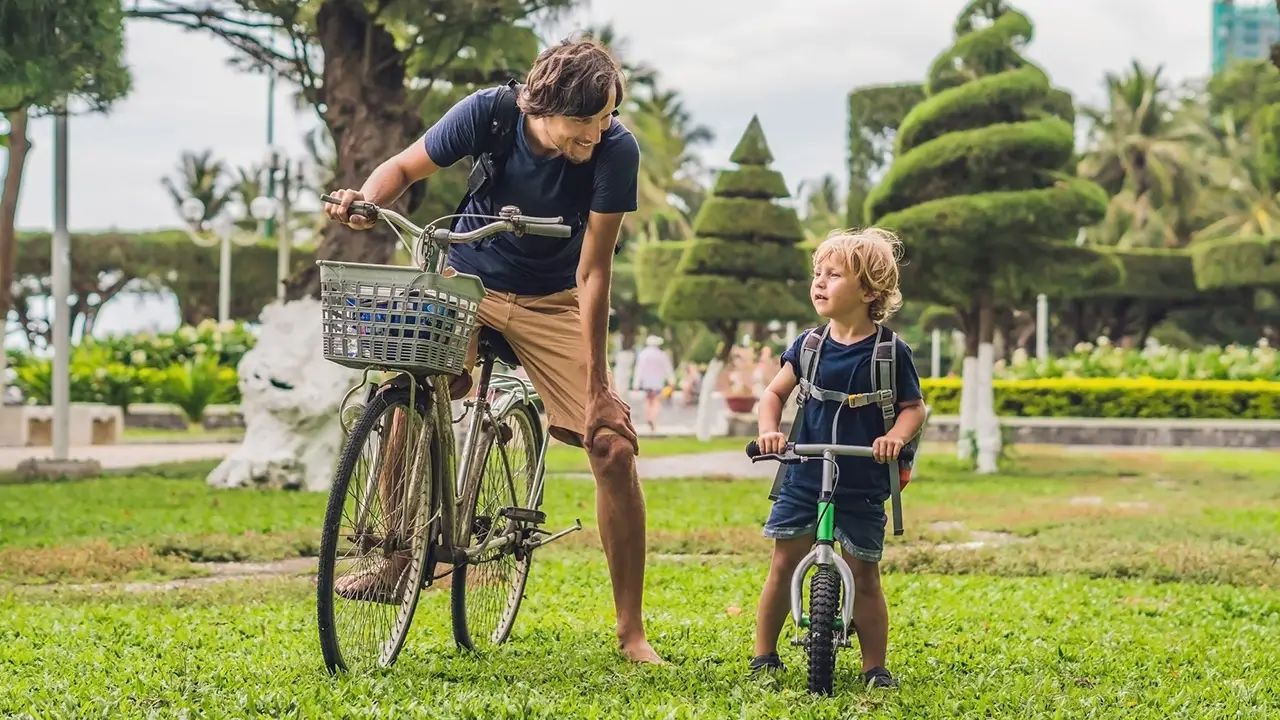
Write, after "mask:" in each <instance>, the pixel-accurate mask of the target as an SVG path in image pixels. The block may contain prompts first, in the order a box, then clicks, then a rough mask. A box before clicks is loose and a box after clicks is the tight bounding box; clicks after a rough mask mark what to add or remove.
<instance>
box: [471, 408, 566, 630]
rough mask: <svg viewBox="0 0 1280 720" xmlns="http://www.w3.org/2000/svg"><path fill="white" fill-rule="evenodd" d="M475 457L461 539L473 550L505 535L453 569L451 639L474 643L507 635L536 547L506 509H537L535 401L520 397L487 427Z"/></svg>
mask: <svg viewBox="0 0 1280 720" xmlns="http://www.w3.org/2000/svg"><path fill="white" fill-rule="evenodd" d="M478 440H479V442H477V443H476V450H475V458H474V461H473V462H472V464H471V470H470V471H469V472H468V477H467V478H466V482H465V483H464V485H463V490H462V497H461V503H460V508H459V511H458V522H457V525H456V527H457V534H458V536H459V537H458V539H457V540H456V541H455V545H457V546H458V547H465V548H468V549H469V550H474V549H476V548H480V547H483V546H484V544H485V543H486V542H489V543H492V542H493V541H495V540H497V539H500V538H503V537H506V538H508V539H509V543H508V544H507V545H505V546H502V547H495V548H491V549H486V550H485V551H484V552H483V553H481V554H479V555H476V556H474V557H472V558H471V560H470V561H468V562H467V563H466V564H464V565H462V566H461V567H458V568H457V569H455V570H454V571H453V588H452V591H451V594H450V600H451V610H452V616H453V639H454V641H455V642H457V643H458V645H460V646H461V647H464V648H466V649H468V650H476V649H479V648H482V647H486V646H496V645H500V644H502V643H503V642H506V640H507V638H508V637H509V636H510V634H511V628H512V626H513V625H514V624H515V620H516V614H517V613H518V612H519V611H520V601H521V600H523V599H524V588H525V583H526V582H527V581H528V579H529V565H530V563H532V561H533V557H532V551H529V550H526V549H524V548H523V547H522V545H521V544H522V543H523V542H524V540H526V539H527V538H528V537H529V534H530V530H529V527H530V525H529V524H528V523H525V522H518V521H516V520H513V519H511V518H508V517H505V516H504V515H503V514H502V511H503V510H504V509H506V508H520V509H526V510H537V509H538V508H537V507H536V506H537V505H540V504H541V502H542V499H541V498H537V497H533V491H534V489H535V487H536V484H537V483H536V480H537V478H536V477H535V476H534V475H535V473H536V471H537V465H538V457H539V455H540V451H541V449H542V443H543V442H545V441H546V438H545V437H543V435H542V427H541V423H540V422H539V420H538V415H537V413H536V412H535V411H534V409H533V407H532V406H530V405H526V404H524V403H520V404H516V405H513V406H511V407H510V408H509V409H507V410H506V411H505V412H503V414H502V415H501V416H499V417H497V418H496V420H495V422H494V423H493V424H492V425H490V426H488V427H482V428H481V433H480V435H479V438H478Z"/></svg>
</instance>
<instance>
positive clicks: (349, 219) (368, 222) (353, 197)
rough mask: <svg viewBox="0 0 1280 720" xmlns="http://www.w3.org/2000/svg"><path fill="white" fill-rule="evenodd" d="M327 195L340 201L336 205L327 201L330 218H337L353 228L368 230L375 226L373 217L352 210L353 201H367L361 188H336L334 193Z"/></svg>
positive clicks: (326, 205)
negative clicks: (361, 192)
mask: <svg viewBox="0 0 1280 720" xmlns="http://www.w3.org/2000/svg"><path fill="white" fill-rule="evenodd" d="M325 197H326V198H328V199H333V200H337V201H338V202H339V204H336V205H335V204H333V203H330V202H325V203H324V214H325V215H328V216H329V217H330V218H333V219H334V220H337V221H338V222H340V223H342V224H343V225H346V226H347V227H349V228H351V229H352V230H368V229H369V228H371V227H373V223H374V221H373V219H370V218H368V217H365V216H364V215H360V214H358V213H357V212H352V208H351V203H353V202H367V201H366V200H365V197H364V195H362V194H360V191H359V190H335V191H334V192H333V193H332V195H330V196H325ZM357 207H359V206H357Z"/></svg>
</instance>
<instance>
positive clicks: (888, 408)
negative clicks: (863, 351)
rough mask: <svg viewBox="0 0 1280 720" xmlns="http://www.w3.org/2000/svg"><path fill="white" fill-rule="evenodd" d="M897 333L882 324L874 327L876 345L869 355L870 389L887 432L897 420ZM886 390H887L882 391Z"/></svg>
mask: <svg viewBox="0 0 1280 720" xmlns="http://www.w3.org/2000/svg"><path fill="white" fill-rule="evenodd" d="M897 377H898V334H897V333H895V332H894V331H892V330H890V329H889V328H887V327H884V326H883V325H880V326H878V327H877V329H876V346H875V349H874V350H872V355H871V390H872V391H873V392H875V393H877V396H878V397H877V400H876V402H877V403H878V404H879V405H880V412H881V413H882V414H883V415H884V431H885V432H889V429H890V428H892V427H893V423H894V421H895V420H897V416H898V413H897V408H896V404H897V402H898V389H897V388H896V387H895V386H894V381H895V379H896V378H897ZM882 391H887V392H882Z"/></svg>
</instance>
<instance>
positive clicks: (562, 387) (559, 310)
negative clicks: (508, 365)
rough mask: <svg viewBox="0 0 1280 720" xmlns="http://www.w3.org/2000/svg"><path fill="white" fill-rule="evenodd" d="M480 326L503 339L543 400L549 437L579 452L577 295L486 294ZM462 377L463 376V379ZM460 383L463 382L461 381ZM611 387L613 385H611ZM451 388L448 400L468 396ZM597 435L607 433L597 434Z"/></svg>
mask: <svg viewBox="0 0 1280 720" xmlns="http://www.w3.org/2000/svg"><path fill="white" fill-rule="evenodd" d="M478 314H479V318H480V323H481V324H483V325H487V326H489V327H491V328H493V329H494V330H497V331H498V332H500V333H502V337H503V338H505V339H506V341H507V343H508V344H509V345H511V349H512V350H515V353H516V357H517V358H519V360H520V364H521V366H522V367H524V371H525V373H526V374H527V375H528V376H529V380H530V381H531V382H532V383H533V387H534V389H536V390H537V391H538V395H539V396H541V397H542V404H543V405H544V406H545V407H546V411H547V424H548V425H549V426H550V427H549V428H548V432H549V433H550V434H551V435H552V437H554V438H556V439H557V440H559V441H561V442H564V443H568V444H570V445H576V446H578V447H582V437H583V435H584V433H585V432H586V408H587V384H586V382H585V380H586V377H587V350H586V347H585V342H584V341H583V337H582V315H581V313H580V312H579V311H578V290H577V288H571V289H569V290H563V291H561V292H558V293H554V294H552V295H516V294H514V293H507V292H495V291H492V290H490V291H488V292H487V294H486V295H485V297H484V300H482V301H480V311H479V313H478ZM479 343H480V333H479V332H476V333H473V334H472V336H471V347H469V348H468V349H467V360H466V364H465V365H466V375H470V374H471V372H472V370H473V369H474V367H475V362H476V353H477V348H478V346H479ZM464 377H465V375H464ZM462 382H463V383H465V382H466V381H465V380H463V381H462ZM610 382H612V379H610ZM473 386H474V383H472V384H471V385H470V386H467V387H466V389H463V388H461V387H459V386H458V383H455V384H454V390H453V393H452V394H453V396H454V397H455V398H456V397H458V396H459V395H461V394H464V393H466V392H469V389H470V387H473ZM598 432H600V433H606V432H612V431H611V430H609V429H608V428H601V429H600V430H599V431H598Z"/></svg>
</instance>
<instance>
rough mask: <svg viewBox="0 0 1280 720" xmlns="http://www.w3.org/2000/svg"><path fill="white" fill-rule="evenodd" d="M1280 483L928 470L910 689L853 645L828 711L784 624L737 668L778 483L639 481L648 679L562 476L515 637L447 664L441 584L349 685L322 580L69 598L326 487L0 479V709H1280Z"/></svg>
mask: <svg viewBox="0 0 1280 720" xmlns="http://www.w3.org/2000/svg"><path fill="white" fill-rule="evenodd" d="M688 442H689V441H668V442H665V443H664V442H661V441H658V440H652V441H649V442H648V444H647V445H646V449H645V451H642V452H646V451H647V452H648V453H649V454H659V453H661V454H670V453H671V452H681V451H684V450H688V449H689V446H688V445H687V443H688ZM741 446H742V442H741V441H740V440H736V439H735V440H725V441H724V444H723V447H722V448H721V449H732V450H739V449H740V448H741ZM561 451H564V452H565V453H566V455H565V456H564V457H563V458H562V459H563V460H564V462H561V461H560V460H553V461H552V462H551V463H550V464H549V466H550V467H553V468H556V469H560V470H562V471H574V470H573V469H572V467H571V466H570V465H569V462H568V461H569V460H571V459H572V456H573V455H574V454H576V455H578V456H580V454H581V453H580V451H576V450H573V449H570V448H553V450H552V452H556V453H558V452H561ZM1277 467H1280V457H1277V454H1275V453H1250V452H1239V453H1221V452H1215V453H1206V452H1151V453H1132V452H1126V453H1113V454H1083V453H1080V452H1064V451H1042V450H1039V449H1036V450H1034V451H1033V450H1030V449H1021V448H1020V449H1015V451H1014V457H1013V458H1011V459H1010V460H1009V461H1008V463H1007V468H1006V469H1005V470H1004V471H1002V473H1001V474H999V475H996V476H990V477H976V476H973V475H971V474H968V473H966V472H964V471H963V470H962V468H961V467H960V466H959V465H958V463H957V462H956V461H955V460H954V459H952V458H951V456H950V455H949V453H947V452H941V451H940V452H936V453H932V454H928V455H926V456H925V457H924V458H923V459H922V461H921V464H920V467H919V470H918V473H917V476H916V477H917V479H916V480H914V481H913V482H912V484H911V485H910V486H909V487H908V488H907V489H906V491H905V492H904V508H905V519H906V527H907V532H906V535H905V536H903V537H897V538H895V537H892V536H891V537H890V538H889V540H888V543H889V549H888V552H887V556H886V561H885V563H884V565H885V570H886V578H885V581H884V584H885V588H886V592H887V594H888V597H889V604H890V614H891V625H892V627H891V636H890V656H891V657H890V664H891V668H892V669H893V670H894V671H895V673H896V674H898V675H899V676H900V677H901V678H902V680H903V682H904V686H903V688H901V689H900V690H898V691H894V692H890V693H877V694H867V693H866V692H864V691H862V690H861V689H859V688H858V687H857V686H856V683H854V681H853V677H854V675H855V673H856V670H857V667H856V666H857V662H858V660H857V651H856V645H855V648H854V649H852V650H850V651H846V652H844V653H842V654H841V656H840V669H841V671H842V672H843V674H844V677H843V679H842V681H841V682H840V683H838V684H837V691H838V696H837V697H835V698H831V699H812V698H809V697H807V696H806V695H805V694H804V693H803V688H804V672H803V655H802V654H801V652H800V650H799V649H798V648H792V647H790V646H788V645H786V644H785V641H786V640H787V639H789V635H788V634H787V633H789V632H790V630H786V631H784V646H783V649H782V653H783V659H784V661H785V662H786V663H787V664H788V671H787V672H786V673H784V674H782V675H780V676H779V677H777V678H774V679H759V680H757V679H750V678H748V677H747V676H746V672H745V663H746V660H747V659H748V657H749V655H750V649H751V638H752V628H753V626H754V614H755V606H756V602H757V598H758V595H759V588H760V584H761V582H762V581H763V579H764V576H765V573H766V569H767V562H768V549H769V545H768V542H767V541H766V540H765V539H764V538H762V537H761V536H760V524H761V522H762V521H763V519H764V517H765V516H766V515H767V513H768V508H769V503H768V499H767V498H766V497H765V493H766V492H767V488H768V482H767V481H766V480H759V479H756V480H735V481H729V480H721V479H715V480H699V479H688V480H653V481H650V482H647V483H645V494H646V499H647V506H648V518H649V533H648V535H649V551H650V561H649V573H648V582H647V592H646V613H647V617H648V621H649V623H650V627H651V633H652V639H653V641H654V644H655V646H656V647H657V648H658V649H659V651H660V652H662V653H663V654H664V655H665V656H666V657H667V659H668V660H670V661H671V664H670V665H668V666H665V667H659V668H652V667H643V668H642V667H630V666H627V665H626V664H625V663H623V662H621V661H620V660H619V659H618V657H617V655H616V653H615V652H614V650H613V649H612V645H611V643H610V636H611V627H612V604H611V599H610V597H611V596H610V593H609V584H608V575H607V570H606V567H605V564H604V561H603V557H602V554H601V553H600V552H599V549H598V547H599V541H598V537H597V535H596V529H595V504H594V500H593V487H592V483H591V480H590V479H587V478H579V477H556V478H553V479H552V480H553V481H552V482H549V484H548V491H547V500H546V503H545V505H544V509H545V510H546V511H547V513H548V515H549V516H550V518H551V521H550V523H549V524H550V525H552V526H553V527H554V528H559V527H562V526H564V525H566V524H569V523H571V522H572V521H573V519H574V518H575V517H576V518H581V519H582V522H583V524H584V526H586V529H585V530H584V531H583V532H581V533H576V534H574V535H571V536H569V537H568V538H566V539H565V540H564V541H562V542H561V543H560V544H558V545H557V546H553V547H551V548H548V549H547V550H545V551H543V552H542V553H541V554H540V555H539V556H538V560H537V562H535V563H534V569H533V573H532V575H531V577H530V584H529V588H528V599H527V600H526V601H525V603H524V605H523V606H522V609H521V615H520V619H519V621H518V623H517V626H516V630H515V633H514V635H513V638H512V641H511V642H510V643H509V644H508V645H507V646H505V647H503V648H501V649H499V650H497V651H495V652H493V653H492V654H490V655H487V656H483V657H472V656H469V655H466V654H462V653H460V652H459V651H457V650H456V649H455V648H454V647H453V643H452V639H451V637H450V635H449V632H448V623H449V616H448V597H447V591H440V590H432V591H430V592H428V593H426V594H424V596H423V601H422V605H421V607H420V610H419V613H418V614H417V616H416V620H415V629H414V632H413V634H412V635H411V637H410V639H409V642H408V645H407V647H406V650H405V652H404V654H403V655H402V656H401V659H400V661H399V662H398V663H397V664H396V665H395V666H394V667H393V668H392V669H391V670H390V671H387V672H385V673H379V674H375V675H371V676H366V675H362V676H350V677H343V678H338V679H333V678H330V677H329V676H328V675H327V673H326V672H325V671H324V668H323V663H322V661H321V659H320V653H319V646H318V641H317V637H316V629H315V620H314V607H315V602H314V590H313V588H312V586H311V584H310V579H309V578H308V577H305V576H301V577H284V578H266V579H253V580H250V581H228V582H218V583H211V584H205V585H199V586H191V587H184V588H181V589H178V590H170V591H159V590H156V591H144V592H128V591H126V590H125V589H123V588H121V587H119V586H108V587H106V588H105V589H104V588H98V589H92V590H90V589H78V588H74V587H71V584H73V583H89V582H103V581H117V580H146V579H154V578H173V577H182V576H190V575H199V574H202V573H205V572H207V570H206V569H205V568H204V566H200V565H194V564H193V563H192V562H191V561H192V560H233V559H253V560H268V559H279V558H285V557H291V556H298V555H309V554H314V552H315V548H316V545H317V538H318V524H319V520H320V517H321V515H322V512H323V505H324V502H325V497H324V496H323V495H321V494H302V493H296V492H279V491H259V490H236V491H215V490H211V489H209V488H207V487H206V486H205V485H204V483H203V480H202V477H203V476H202V475H199V474H192V473H191V472H190V471H189V470H187V471H182V472H179V471H172V470H171V471H168V472H164V471H161V472H156V473H154V474H149V475H143V476H134V477H125V476H113V477H108V478H102V479H97V480H90V481H80V482H63V483H54V484H43V485H10V486H2V487H0V583H2V584H3V585H2V586H0V672H3V674H4V676H5V681H4V682H3V683H0V715H3V716H6V717H7V716H11V715H17V716H24V713H29V714H31V715H32V716H62V717H77V718H78V717H125V716H131V717H133V716H140V717H145V716H174V715H180V714H181V713H183V712H184V711H185V712H189V713H191V714H192V715H201V716H217V717H222V716H226V717H252V716H262V717H319V716H333V717H404V716H422V717H448V718H453V717H476V718H480V717H483V718H503V717H511V718H530V717H534V718H537V717H556V718H563V717H575V718H578V717H585V718H596V717H598V718H618V717H628V718H630V717H646V718H647V717H653V718H684V717H709V718H725V717H751V718H755V717H791V718H847V717H850V716H853V715H857V714H863V713H867V712H869V713H871V714H872V715H873V716H876V717H936V718H953V717H993V716H1000V717H1016V718H1033V717H1055V718H1057V717H1064V718H1075V717H1125V718H1129V717H1151V718H1170V717H1179V718H1181V717H1185V718H1217V717H1244V718H1251V717H1266V716H1268V715H1269V714H1276V713H1280V686H1278V685H1277V684H1276V683H1275V681H1274V678H1275V677H1278V676H1280V654H1277V653H1276V652H1275V651H1274V648H1275V645H1276V638H1277V637H1280V596H1277V594H1276V588H1277V587H1280V480H1277V479H1276V478H1275V468H1277ZM975 542H982V543H985V544H983V545H979V546H966V545H964V543H975ZM956 545H959V546H958V547H956ZM841 683H842V684H841Z"/></svg>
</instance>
